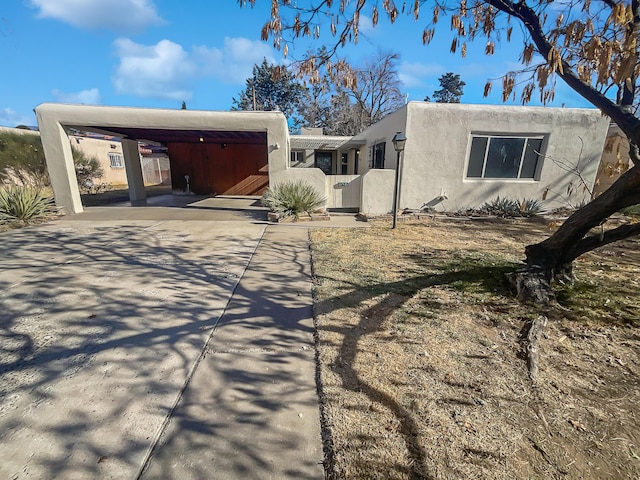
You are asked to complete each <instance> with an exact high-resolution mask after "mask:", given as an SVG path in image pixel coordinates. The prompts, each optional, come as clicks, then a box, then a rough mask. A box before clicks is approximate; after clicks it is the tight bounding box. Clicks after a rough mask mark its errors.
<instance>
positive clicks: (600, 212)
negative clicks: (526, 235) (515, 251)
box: [510, 165, 640, 306]
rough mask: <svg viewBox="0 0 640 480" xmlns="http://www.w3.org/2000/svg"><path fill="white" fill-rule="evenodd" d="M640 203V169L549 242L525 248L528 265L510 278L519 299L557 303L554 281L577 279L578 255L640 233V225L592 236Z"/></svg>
mask: <svg viewBox="0 0 640 480" xmlns="http://www.w3.org/2000/svg"><path fill="white" fill-rule="evenodd" d="M636 204H640V166H638V165H635V166H634V167H632V168H631V169H629V170H628V171H627V172H626V173H624V174H623V175H622V176H620V178H619V179H618V180H617V181H616V182H615V183H614V184H613V185H612V186H611V187H610V188H609V189H608V190H606V191H605V192H604V193H603V194H602V195H600V196H599V197H598V198H596V199H595V200H593V201H591V202H590V203H588V204H587V205H585V206H584V207H582V208H581V209H580V210H578V211H576V212H575V213H574V214H573V215H571V216H570V217H569V218H568V219H567V220H566V221H565V222H564V223H563V224H562V225H561V226H560V228H558V230H557V231H556V232H555V233H554V234H553V235H551V236H550V237H549V238H547V239H546V240H544V241H542V242H540V243H536V244H533V245H529V246H527V247H526V249H525V253H526V265H525V266H524V268H522V269H521V270H519V271H517V272H515V273H513V274H512V275H511V276H510V281H511V283H512V284H513V285H514V287H515V288H516V290H517V293H518V298H519V299H520V300H522V301H531V302H534V303H539V304H541V305H543V306H546V305H549V304H550V303H552V302H554V301H555V296H554V295H553V292H552V290H551V283H552V282H553V281H571V280H572V279H573V269H572V262H573V260H575V259H576V258H577V257H578V256H580V255H582V254H584V253H586V252H589V251H591V250H594V249H595V248H598V247H601V246H603V245H607V244H609V243H612V242H615V241H618V240H622V239H624V238H628V237H631V236H633V235H638V234H640V223H636V224H629V225H622V226H620V227H618V228H614V229H612V230H608V231H605V232H604V233H602V232H598V233H596V234H592V235H588V234H589V232H590V231H591V229H593V228H595V227H597V226H599V225H602V224H603V223H604V222H605V221H606V220H607V218H609V217H610V216H611V215H612V214H614V213H615V212H618V211H620V210H621V209H623V208H626V207H628V206H631V205H636Z"/></svg>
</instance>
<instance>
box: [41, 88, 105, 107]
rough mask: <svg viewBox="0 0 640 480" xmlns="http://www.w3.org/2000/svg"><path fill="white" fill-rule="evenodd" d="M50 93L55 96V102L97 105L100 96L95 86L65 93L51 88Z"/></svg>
mask: <svg viewBox="0 0 640 480" xmlns="http://www.w3.org/2000/svg"><path fill="white" fill-rule="evenodd" d="M51 95H53V98H55V100H56V102H61V103H81V104H84V105H99V104H100V102H101V100H102V97H101V96H100V90H98V89H97V88H90V89H88V90H81V91H79V92H75V93H65V92H61V91H60V90H58V89H55V90H52V91H51Z"/></svg>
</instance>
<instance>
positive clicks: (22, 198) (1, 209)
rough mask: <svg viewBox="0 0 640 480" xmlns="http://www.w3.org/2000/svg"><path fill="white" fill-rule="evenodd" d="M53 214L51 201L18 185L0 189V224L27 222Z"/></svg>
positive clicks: (35, 191)
mask: <svg viewBox="0 0 640 480" xmlns="http://www.w3.org/2000/svg"><path fill="white" fill-rule="evenodd" d="M54 212H55V207H54V205H53V199H52V198H47V197H45V196H43V195H42V193H41V192H40V190H38V189H35V188H30V187H25V186H20V185H13V186H10V187H4V188H0V222H3V223H4V222H10V221H14V220H23V221H29V220H33V219H37V218H41V217H45V216H47V215H50V214H52V213H54Z"/></svg>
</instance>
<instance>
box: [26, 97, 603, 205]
mask: <svg viewBox="0 0 640 480" xmlns="http://www.w3.org/2000/svg"><path fill="white" fill-rule="evenodd" d="M35 111H36V116H37V118H38V124H39V128H40V131H41V134H42V138H43V144H44V149H45V155H46V157H47V163H48V165H49V171H50V175H51V181H52V185H53V188H54V192H55V195H56V201H57V203H58V205H59V206H62V207H64V208H65V209H66V211H67V212H69V213H74V212H78V211H82V204H81V202H80V198H79V196H78V195H77V193H76V192H75V190H74V182H73V178H72V177H71V175H73V169H72V168H70V166H71V165H72V163H70V162H71V159H70V150H69V147H68V141H67V142H66V146H65V142H64V138H66V132H67V130H69V129H70V128H78V129H81V130H84V131H96V132H100V133H105V134H109V135H116V136H119V137H120V138H122V146H123V156H124V163H125V167H126V168H125V170H126V174H127V179H128V183H129V191H130V196H131V199H132V201H133V202H138V203H139V202H144V200H145V192H144V183H143V181H142V174H141V169H140V166H139V162H137V163H138V166H136V165H135V163H136V162H134V161H133V159H135V157H137V142H138V141H147V142H150V143H151V144H158V145H164V146H166V147H167V149H168V152H169V157H170V163H171V174H172V184H173V186H174V189H175V190H184V189H189V190H190V191H192V192H194V193H199V194H205V195H206V194H237V195H258V194H260V193H262V192H263V191H264V189H265V188H266V186H267V185H268V184H274V183H279V182H283V181H291V180H303V181H306V182H309V183H311V184H312V185H314V186H315V187H316V189H318V190H319V191H320V192H323V193H324V194H325V195H326V197H327V207H328V208H336V209H337V208H348V209H353V210H358V211H361V212H364V213H367V214H383V213H387V212H389V211H390V210H391V208H392V199H393V189H394V180H395V170H396V167H397V159H398V155H397V153H396V152H395V150H394V148H393V144H392V138H393V136H394V134H395V133H396V132H399V131H400V132H404V133H405V135H406V137H407V142H406V145H405V149H404V152H403V153H402V157H401V158H402V161H401V169H400V171H399V181H400V196H399V207H400V208H409V209H420V208H424V207H425V206H429V207H433V208H438V209H443V210H445V209H446V210H457V209H462V208H467V207H474V206H479V205H481V204H482V203H484V202H485V201H487V200H490V199H493V198H495V197H496V196H498V195H500V196H503V197H509V198H518V199H522V198H528V199H537V200H541V201H543V203H544V204H545V207H547V208H554V207H561V206H567V205H568V204H579V203H580V202H581V201H582V200H587V199H588V198H587V197H588V193H587V192H586V191H585V189H582V188H579V185H578V184H579V182H580V181H584V182H586V183H587V186H589V187H590V188H591V187H592V186H593V183H594V181H595V176H596V172H597V169H598V163H599V161H600V157H601V155H602V151H603V146H604V142H605V137H606V133H607V128H608V120H607V119H606V118H604V117H603V116H602V115H601V113H600V112H599V111H598V110H595V109H564V108H546V107H514V106H498V105H465V104H438V103H425V102H410V103H408V104H407V105H405V106H404V107H403V108H401V109H399V110H398V111H396V112H395V113H393V114H391V115H389V116H387V117H385V118H384V119H383V120H381V121H380V122H378V123H376V124H375V125H372V126H371V127H369V128H368V129H366V130H365V131H364V132H362V133H361V134H359V135H357V136H354V137H329V136H324V135H320V134H319V133H320V132H317V131H316V132H307V133H312V134H306V135H293V136H290V135H289V132H288V128H287V122H286V118H285V117H284V115H283V114H282V113H281V112H236V111H234V112H211V111H195V110H162V109H142V108H125V107H94V106H83V105H61V104H42V105H40V106H38V107H37V108H36V110H35ZM572 169H578V170H579V171H580V177H578V176H577V175H575V173H573V172H572ZM580 178H582V179H583V180H580ZM569 185H574V186H575V187H576V188H568V187H569Z"/></svg>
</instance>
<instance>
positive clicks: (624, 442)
mask: <svg viewBox="0 0 640 480" xmlns="http://www.w3.org/2000/svg"><path fill="white" fill-rule="evenodd" d="M551 228H552V227H551ZM549 233H550V227H547V226H545V225H544V223H541V222H531V221H522V220H521V221H515V220H495V221H486V220H474V221H465V220H460V219H453V220H441V221H425V222H422V223H414V224H400V225H399V228H398V229H396V230H395V231H392V230H390V228H389V223H385V222H380V223H376V224H374V226H373V228H371V229H352V230H348V229H322V230H314V231H313V232H312V243H313V246H312V248H313V265H314V274H315V281H316V291H315V295H316V307H315V308H316V321H317V328H318V360H319V366H320V367H319V368H320V370H319V376H320V383H321V397H322V402H323V406H322V415H323V423H324V427H325V429H324V433H325V437H324V442H325V454H326V460H325V464H326V465H325V467H326V471H327V476H328V478H335V479H338V478H339V479H355V478H380V479H408V478H433V479H463V478H468V479H556V478H557V479H596V478H597V479H600V478H607V479H638V478H640V407H639V405H640V367H639V366H638V360H639V359H640V300H639V297H638V287H639V286H640V241H638V240H633V241H626V242H623V243H621V244H618V245H616V246H613V247H612V246H609V247H605V248H603V249H602V250H601V251H599V252H597V253H590V254H587V255H585V256H584V257H582V258H580V259H579V260H578V261H577V262H576V269H575V270H576V275H577V282H576V283H575V284H574V285H573V286H571V287H567V286H565V287H562V288H559V289H558V294H559V298H560V301H561V305H562V308H558V309H556V310H555V311H554V312H551V314H550V319H549V325H548V327H547V330H546V336H545V337H544V338H543V339H542V341H541V359H540V372H539V380H538V384H537V386H534V385H533V383H532V381H531V380H530V378H529V376H528V371H527V366H526V361H525V360H524V357H523V355H522V351H521V350H522V348H521V333H520V332H521V330H522V328H523V325H524V324H525V322H526V321H528V320H531V319H532V318H535V317H536V316H537V315H538V313H539V312H538V310H537V308H536V307H534V306H523V305H520V304H518V303H517V302H515V301H514V298H513V296H512V294H511V292H509V290H508V287H507V286H506V283H505V282H504V280H503V279H504V274H505V273H506V272H509V271H511V270H513V269H514V268H515V267H516V265H517V264H518V262H520V261H521V260H522V258H523V249H524V246H525V245H526V244H528V243H531V242H534V241H537V240H539V239H542V238H544V237H545V236H548V235H549Z"/></svg>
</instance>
